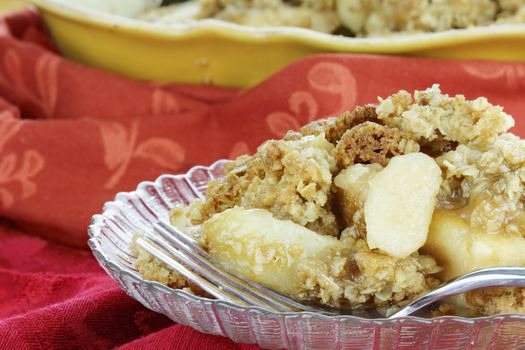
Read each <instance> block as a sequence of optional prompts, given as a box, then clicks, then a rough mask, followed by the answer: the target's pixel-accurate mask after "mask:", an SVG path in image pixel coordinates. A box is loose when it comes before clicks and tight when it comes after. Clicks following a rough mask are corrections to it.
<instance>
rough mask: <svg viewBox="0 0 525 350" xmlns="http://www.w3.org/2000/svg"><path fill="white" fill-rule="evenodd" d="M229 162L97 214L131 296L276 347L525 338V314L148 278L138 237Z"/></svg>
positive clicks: (214, 330) (451, 345)
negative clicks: (442, 312) (248, 303)
mask: <svg viewBox="0 0 525 350" xmlns="http://www.w3.org/2000/svg"><path fill="white" fill-rule="evenodd" d="M226 163H227V161H225V160H220V161H217V162H216V163H214V164H213V165H211V166H210V167H203V166H198V167H194V168H192V169H190V170H189V171H188V172H187V173H186V174H181V175H163V176H161V177H159V178H158V179H157V180H156V181H155V182H142V183H141V184H140V185H139V186H138V188H137V190H135V191H133V192H129V193H119V194H118V195H117V196H116V198H115V200H114V201H111V202H108V203H106V205H105V206H104V209H103V212H102V213H101V214H99V215H95V216H94V217H93V220H92V224H91V225H90V226H89V229H88V232H89V236H90V239H89V246H90V247H91V249H92V251H93V254H94V255H95V257H96V258H97V260H98V261H99V263H100V265H101V266H102V267H103V268H104V270H105V271H106V272H107V273H108V274H109V275H110V276H111V277H112V278H113V279H114V280H115V281H116V282H117V283H118V284H119V285H120V286H121V287H122V289H124V290H125V291H126V292H127V293H128V294H129V295H130V296H131V297H133V298H134V299H136V300H138V301H139V302H140V303H142V304H143V305H144V306H146V307H147V308H149V309H151V310H154V311H156V312H159V313H162V314H164V315H166V316H168V317H169V318H171V319H172V320H173V321H175V322H177V323H180V324H184V325H188V326H190V327H192V328H194V329H196V330H199V331H201V332H204V333H209V334H216V335H222V336H226V337H229V338H231V339H232V340H234V341H235V342H238V343H256V344H258V345H259V346H261V347H263V348H272V349H281V348H289V349H329V348H330V349H331V348H352V349H368V348H370V349H379V348H381V349H382V348H388V349H402V348H411V347H414V346H417V347H418V348H419V349H434V348H436V349H438V348H439V349H442V348H443V349H444V348H447V349H464V348H470V349H486V348H491V349H518V348H523V347H524V346H525V315H519V314H505V315H498V316H491V317H480V318H472V319H469V318H462V317H452V316H443V317H437V318H433V319H425V318H418V317H404V318H400V319H392V320H389V319H365V318H360V317H356V316H348V315H341V316H326V315H322V314H318V313H311V312H300V313H275V312H269V311H267V310H264V309H261V308H258V307H239V306H236V305H234V304H231V303H227V302H223V301H217V300H212V299H207V298H202V297H197V296H195V295H193V294H190V293H187V292H186V291H184V290H174V289H171V288H168V287H166V286H165V285H162V284H160V283H158V282H151V281H146V280H144V279H143V278H142V277H141V276H140V274H139V273H138V272H137V271H136V269H135V268H134V267H133V264H134V261H135V257H134V256H133V254H132V252H131V250H130V244H129V243H130V241H131V239H132V236H133V234H134V233H135V232H137V231H140V230H148V229H149V228H150V225H151V224H152V223H154V222H156V221H158V220H162V221H164V222H169V220H168V212H169V209H170V208H171V207H173V206H174V205H175V204H184V205H188V204H189V203H190V202H191V201H192V200H193V199H195V198H198V197H202V196H203V195H204V193H205V191H206V186H207V183H208V181H210V180H211V179H213V178H217V177H220V176H222V169H223V167H224V165H225V164H226Z"/></svg>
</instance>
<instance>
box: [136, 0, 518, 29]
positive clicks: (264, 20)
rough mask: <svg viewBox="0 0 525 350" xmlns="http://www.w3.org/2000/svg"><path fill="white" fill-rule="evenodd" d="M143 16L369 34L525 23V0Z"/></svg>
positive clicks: (243, 2) (240, 5) (228, 6)
mask: <svg viewBox="0 0 525 350" xmlns="http://www.w3.org/2000/svg"><path fill="white" fill-rule="evenodd" d="M140 18H142V19H145V20H149V21H158V22H163V23H180V22H184V21H191V20H198V19H205V18H214V19H220V20H224V21H228V22H232V23H237V24H242V25H247V26H254V27H260V26H293V27H302V28H309V29H313V30H316V31H320V32H325V33H335V34H343V35H348V36H358V37H366V36H383V35H392V34H402V33H424V32H438V31H444V30H449V29H460V28H469V27H474V26H483V25H489V24H494V23H523V22H525V0H440V1H432V0H404V1H397V0H373V1H370V0H319V1H314V0H191V1H186V2H183V3H182V4H175V5H171V6H167V7H160V8H157V9H153V10H149V11H148V12H146V13H144V14H142V15H141V17H140Z"/></svg>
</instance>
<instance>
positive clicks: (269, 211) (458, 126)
mask: <svg viewBox="0 0 525 350" xmlns="http://www.w3.org/2000/svg"><path fill="white" fill-rule="evenodd" d="M513 125H514V120H513V119H512V117H511V116H509V115H508V114H506V113H504V112H503V110H502V108H501V107H499V106H493V105H491V104H490V103H489V102H488V101H487V100H486V99H485V98H482V97H480V98H477V99H475V100H466V99H465V97H464V96H461V95H458V96H448V95H446V94H443V93H442V92H441V91H440V89H439V86H438V85H434V86H432V87H431V88H429V89H427V90H424V91H415V92H414V93H413V94H410V93H408V92H406V91H400V92H398V93H396V94H394V95H392V96H390V97H388V98H386V99H381V98H380V99H379V102H378V103H377V104H376V105H367V106H364V107H357V108H356V109H355V110H353V111H352V112H347V113H343V114H342V115H340V116H338V117H332V118H328V119H322V120H319V121H316V122H313V123H311V124H308V125H306V126H304V127H303V128H301V129H300V130H298V131H289V132H288V133H287V134H286V135H285V136H284V137H283V139H281V140H270V141H267V142H265V143H263V144H262V145H261V146H260V147H259V148H258V150H257V152H256V153H255V154H254V155H251V156H241V157H239V158H237V159H236V160H234V161H232V162H230V163H228V165H227V166H226V167H225V170H224V173H225V175H224V177H223V178H221V179H217V180H213V181H211V182H209V184H208V189H207V193H206V197H205V198H204V199H203V200H195V201H194V202H192V203H191V204H190V205H188V206H179V207H175V208H174V209H172V211H171V213H170V220H171V223H172V225H174V226H177V227H178V228H180V229H181V230H183V231H185V230H186V231H187V232H188V234H192V235H193V236H194V238H196V239H197V241H198V242H199V243H200V244H201V245H202V247H203V248H204V249H206V250H207V251H208V252H209V254H210V255H211V256H212V257H214V258H215V259H216V260H217V261H219V262H220V263H221V265H222V267H223V268H224V269H225V270H227V271H229V272H231V273H233V274H236V275H239V276H242V277H244V278H247V279H250V280H252V281H255V282H257V283H260V284H262V285H264V286H266V287H269V288H271V289H273V290H275V291H277V292H279V293H281V294H283V295H286V296H289V297H291V298H293V299H296V300H298V301H301V302H307V303H315V304H322V305H327V306H331V307H342V308H351V309H359V308H364V307H373V308H377V309H378V310H383V311H385V310H387V309H389V308H393V307H394V308H395V307H397V306H402V305H404V304H406V303H408V302H409V301H410V300H412V299H413V298H415V297H417V296H418V295H420V294H421V293H424V292H427V291H429V290H431V289H433V288H435V287H437V286H438V285H439V284H441V283H442V282H444V281H447V280H449V279H451V278H453V277H456V276H458V275H460V274H463V273H466V272H469V271H473V270H476V269H480V268H484V267H491V266H508V265H525V235H524V234H523V233H524V232H525V211H524V205H523V203H524V199H523V193H524V190H525V140H521V139H519V138H518V137H517V136H515V135H513V134H511V133H508V132H507V131H508V129H509V128H511V127H512V126H513ZM190 227H191V228H192V229H191V230H188V228H190ZM195 227H197V229H195ZM133 248H134V251H135V254H136V255H137V256H138V258H137V261H136V268H137V269H138V271H139V272H140V273H141V274H142V275H143V277H144V278H146V279H150V280H156V281H159V282H161V283H164V284H167V285H169V286H172V287H175V288H190V289H192V286H190V285H189V284H188V283H187V282H186V280H185V279H184V278H182V277H181V276H179V275H178V274H177V273H176V272H174V271H172V270H170V269H168V268H167V267H166V266H165V265H163V264H162V263H161V262H159V261H157V260H155V259H154V258H153V257H152V256H151V255H150V254H149V253H148V252H146V251H145V250H143V249H141V248H140V247H138V246H137V245H134V247H133ZM193 291H194V292H198V291H197V290H195V288H193ZM524 297H525V290H524V289H520V288H500V289H488V290H481V291H477V292H471V293H468V294H467V295H466V296H463V297H461V298H456V299H454V300H452V301H451V302H452V303H453V305H452V306H460V307H461V309H462V310H466V311H467V312H468V314H469V315H492V314H497V313H501V312H525V304H524V300H525V298H524ZM445 309H447V310H449V312H453V311H454V309H455V308H454V307H450V306H448V307H443V308H442V310H445ZM456 309H458V310H459V309H460V308H456ZM462 312H463V311H462Z"/></svg>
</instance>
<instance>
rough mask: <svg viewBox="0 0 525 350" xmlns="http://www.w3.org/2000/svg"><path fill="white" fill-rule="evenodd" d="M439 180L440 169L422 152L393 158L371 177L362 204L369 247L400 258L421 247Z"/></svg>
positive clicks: (423, 242) (439, 183)
mask: <svg viewBox="0 0 525 350" xmlns="http://www.w3.org/2000/svg"><path fill="white" fill-rule="evenodd" d="M441 181H442V178H441V169H440V168H439V167H438V165H437V164H436V162H435V161H434V159H432V158H431V157H429V156H427V155H425V154H423V153H410V154H407V155H403V156H398V157H393V158H392V159H391V160H390V162H389V163H388V165H387V166H386V168H385V169H383V170H381V171H380V172H378V173H377V174H376V175H375V176H373V177H372V178H371V179H370V181H369V190H368V197H367V199H366V201H365V206H364V211H365V222H366V231H367V243H368V246H369V247H370V249H375V248H377V249H380V250H381V251H383V252H385V253H387V254H388V255H390V256H393V257H396V258H400V259H402V258H406V257H407V256H409V255H410V254H412V253H414V252H416V251H417V250H418V249H419V248H421V247H422V246H423V245H424V244H425V242H426V240H427V236H428V228H429V225H430V221H431V220H432V213H433V212H434V206H435V203H436V196H437V193H438V191H439V188H440V186H441Z"/></svg>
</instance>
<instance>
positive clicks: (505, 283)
mask: <svg viewBox="0 0 525 350" xmlns="http://www.w3.org/2000/svg"><path fill="white" fill-rule="evenodd" d="M489 287H525V267H522V266H510V267H493V268H488V269H482V270H477V271H474V272H470V273H467V274H465V275H462V276H460V277H458V278H456V279H453V280H451V281H449V282H446V283H444V284H442V285H441V286H440V287H439V288H436V289H434V290H432V291H430V292H428V293H426V294H424V295H422V296H420V297H419V298H417V299H415V300H413V301H412V302H411V303H410V304H408V305H406V306H405V307H403V308H402V309H400V310H399V311H397V312H395V313H394V314H392V315H390V317H389V318H399V317H404V316H408V315H411V314H413V313H414V312H416V311H418V310H421V309H422V308H424V307H425V306H428V305H430V304H433V303H435V302H437V301H439V300H441V299H443V298H446V297H450V296H453V295H457V294H461V293H466V292H470V291H472V290H476V289H480V288H489Z"/></svg>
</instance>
